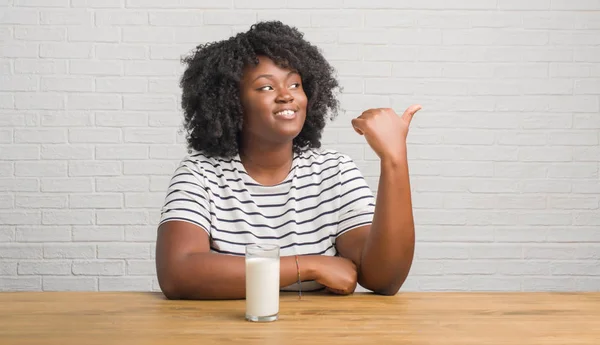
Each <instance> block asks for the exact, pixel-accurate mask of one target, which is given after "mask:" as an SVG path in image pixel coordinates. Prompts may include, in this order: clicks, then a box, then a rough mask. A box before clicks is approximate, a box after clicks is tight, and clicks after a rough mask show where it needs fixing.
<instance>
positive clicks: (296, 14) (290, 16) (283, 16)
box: [204, 9, 310, 28]
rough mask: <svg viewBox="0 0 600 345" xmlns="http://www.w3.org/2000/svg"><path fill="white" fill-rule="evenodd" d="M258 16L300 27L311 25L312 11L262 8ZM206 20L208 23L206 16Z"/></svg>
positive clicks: (258, 18)
mask: <svg viewBox="0 0 600 345" xmlns="http://www.w3.org/2000/svg"><path fill="white" fill-rule="evenodd" d="M257 16H258V17H257V20H258V21H266V20H280V21H282V22H284V23H287V24H288V25H292V26H295V27H299V28H300V27H309V26H310V11H301V10H285V9H279V10H270V9H261V10H260V11H258V13H257ZM204 20H205V21H206V23H208V21H207V18H206V16H205V18H204Z"/></svg>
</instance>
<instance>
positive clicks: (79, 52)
mask: <svg viewBox="0 0 600 345" xmlns="http://www.w3.org/2000/svg"><path fill="white" fill-rule="evenodd" d="M92 51H93V46H92V45H91V44H89V43H42V44H40V57H42V58H58V59H87V58H91V57H92Z"/></svg>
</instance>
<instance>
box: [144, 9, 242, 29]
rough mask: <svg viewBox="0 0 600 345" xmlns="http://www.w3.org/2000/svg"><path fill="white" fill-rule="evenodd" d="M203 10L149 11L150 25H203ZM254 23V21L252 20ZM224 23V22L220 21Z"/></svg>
mask: <svg viewBox="0 0 600 345" xmlns="http://www.w3.org/2000/svg"><path fill="white" fill-rule="evenodd" d="M202 16H203V13H202V12H194V11H182V12H179V11H169V12H160V11H152V12H150V13H149V20H150V25H152V26H186V27H190V26H201V25H202V24H203V23H202ZM251 23H252V22H251ZM220 24H224V23H220Z"/></svg>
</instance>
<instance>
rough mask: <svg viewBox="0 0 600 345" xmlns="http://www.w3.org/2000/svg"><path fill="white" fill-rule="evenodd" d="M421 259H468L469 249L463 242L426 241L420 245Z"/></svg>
mask: <svg viewBox="0 0 600 345" xmlns="http://www.w3.org/2000/svg"><path fill="white" fill-rule="evenodd" d="M420 247H421V248H420V250H419V254H418V255H417V257H418V258H419V259H427V260H432V259H433V260H439V259H453V260H454V259H467V258H468V257H469V254H468V250H467V248H466V247H465V246H464V245H461V244H431V243H424V244H422V245H421V246H420Z"/></svg>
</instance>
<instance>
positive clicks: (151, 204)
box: [125, 193, 165, 209]
mask: <svg viewBox="0 0 600 345" xmlns="http://www.w3.org/2000/svg"><path fill="white" fill-rule="evenodd" d="M164 201H165V194H164V193H126V194H125V207H126V208H128V209H132V208H151V209H158V208H160V207H162V205H163V203H164Z"/></svg>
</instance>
